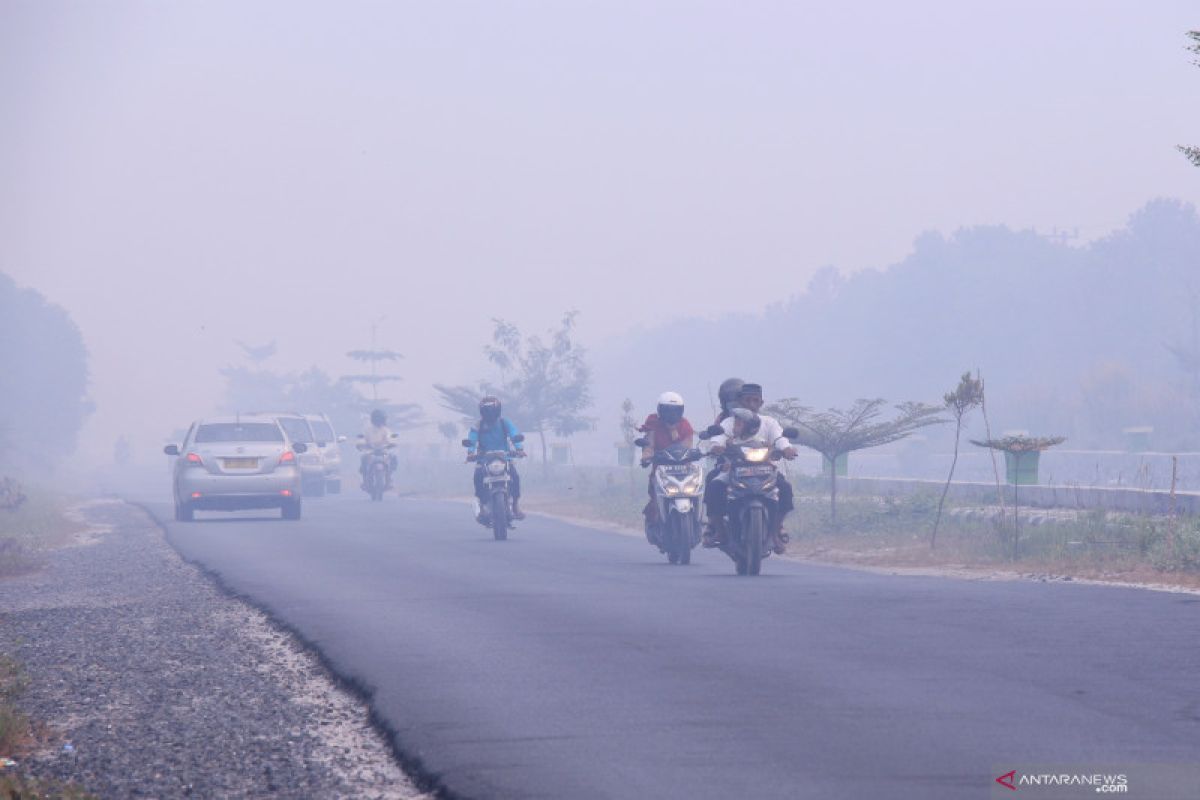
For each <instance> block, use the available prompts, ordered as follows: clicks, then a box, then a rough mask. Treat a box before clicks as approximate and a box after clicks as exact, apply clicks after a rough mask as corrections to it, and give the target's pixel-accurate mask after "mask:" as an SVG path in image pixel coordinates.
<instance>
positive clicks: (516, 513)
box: [513, 500, 525, 519]
mask: <svg viewBox="0 0 1200 800" xmlns="http://www.w3.org/2000/svg"><path fill="white" fill-rule="evenodd" d="M513 519H525V512H524V511H522V510H521V507H520V506H519V505H517V501H516V500H513Z"/></svg>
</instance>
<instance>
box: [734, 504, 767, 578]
mask: <svg viewBox="0 0 1200 800" xmlns="http://www.w3.org/2000/svg"><path fill="white" fill-rule="evenodd" d="M746 523H747V524H746V536H745V541H744V542H742V545H743V547H744V549H745V553H746V560H745V564H746V572H745V573H744V574H746V575H757V574H759V572H761V571H762V558H763V556H762V547H763V538H764V537H765V535H766V532H767V512H766V510H765V509H762V508H755V509H751V511H750V515H749V519H747V520H746ZM739 574H742V573H739Z"/></svg>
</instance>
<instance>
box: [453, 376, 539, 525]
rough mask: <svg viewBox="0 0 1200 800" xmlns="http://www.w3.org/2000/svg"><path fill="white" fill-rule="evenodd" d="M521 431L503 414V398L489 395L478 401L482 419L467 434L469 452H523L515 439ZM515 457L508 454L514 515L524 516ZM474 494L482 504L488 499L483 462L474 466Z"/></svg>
mask: <svg viewBox="0 0 1200 800" xmlns="http://www.w3.org/2000/svg"><path fill="white" fill-rule="evenodd" d="M519 434H520V431H518V430H517V426H516V425H514V424H513V423H512V421H511V420H509V419H508V418H507V417H502V416H500V399H499V398H497V397H493V396H491V395H488V396H487V397H485V398H483V399H482V400H480V401H479V422H478V423H477V424H476V426H475V427H474V428H472V429H471V430H470V432H469V433H468V434H467V440H468V441H469V442H470V445H468V447H467V455H469V456H472V455H475V454H477V453H484V452H488V451H493V450H503V451H504V452H509V451H514V452H516V453H519V454H521V455H524V454H525V449H524V448H523V447H522V446H521V443H520V442H518V441H514V439H516V437H517V436H518V435H519ZM512 459H513V457H512V456H508V472H509V475H510V476H511V478H512V480H511V482H510V483H509V494H510V495H511V496H512V508H513V517H515V518H516V519H525V514H524V513H523V512H522V511H521V506H520V499H521V476H520V475H518V474H517V468H516V465H514V464H513V463H512ZM475 497H477V498H478V499H479V502H480V504H481V506H482V504H483V503H484V502H486V501H487V496H486V495H485V494H484V489H483V465H482V464H477V465H476V467H475Z"/></svg>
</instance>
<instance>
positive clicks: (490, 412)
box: [479, 394, 500, 422]
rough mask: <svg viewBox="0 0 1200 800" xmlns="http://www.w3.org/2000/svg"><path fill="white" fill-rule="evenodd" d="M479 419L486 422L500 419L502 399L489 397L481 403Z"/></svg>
mask: <svg viewBox="0 0 1200 800" xmlns="http://www.w3.org/2000/svg"><path fill="white" fill-rule="evenodd" d="M479 418H480V419H482V420H483V421H484V422H495V421H496V420H498V419H500V398H499V397H494V396H492V395H490V394H489V395H488V396H487V397H485V398H483V399H482V400H480V401H479Z"/></svg>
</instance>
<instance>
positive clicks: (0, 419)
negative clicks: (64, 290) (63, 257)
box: [0, 273, 92, 468]
mask: <svg viewBox="0 0 1200 800" xmlns="http://www.w3.org/2000/svg"><path fill="white" fill-rule="evenodd" d="M87 384H88V355H87V350H86V349H85V348H84V346H83V337H82V336H81V335H80V333H79V329H78V328H77V327H76V326H75V323H74V322H72V321H71V318H70V317H69V316H68V315H67V312H66V311H64V310H63V309H61V308H59V307H58V306H56V305H53V304H51V303H49V302H47V300H46V298H45V297H43V296H42V295H41V294H39V293H38V292H35V291H34V290H32V289H21V288H18V287H17V285H16V283H15V282H14V281H13V280H12V278H10V277H8V276H7V275H5V274H3V273H0V467H5V468H11V467H13V466H17V465H31V466H38V467H45V466H49V465H50V464H52V463H53V462H54V461H55V460H57V459H59V458H62V457H64V456H66V455H69V454H70V453H71V452H73V451H74V449H75V443H76V439H77V437H78V434H79V429H80V428H81V427H82V426H83V423H84V420H86V419H87V416H88V414H90V413H91V411H92V404H91V402H90V401H89V400H88V398H87Z"/></svg>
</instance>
